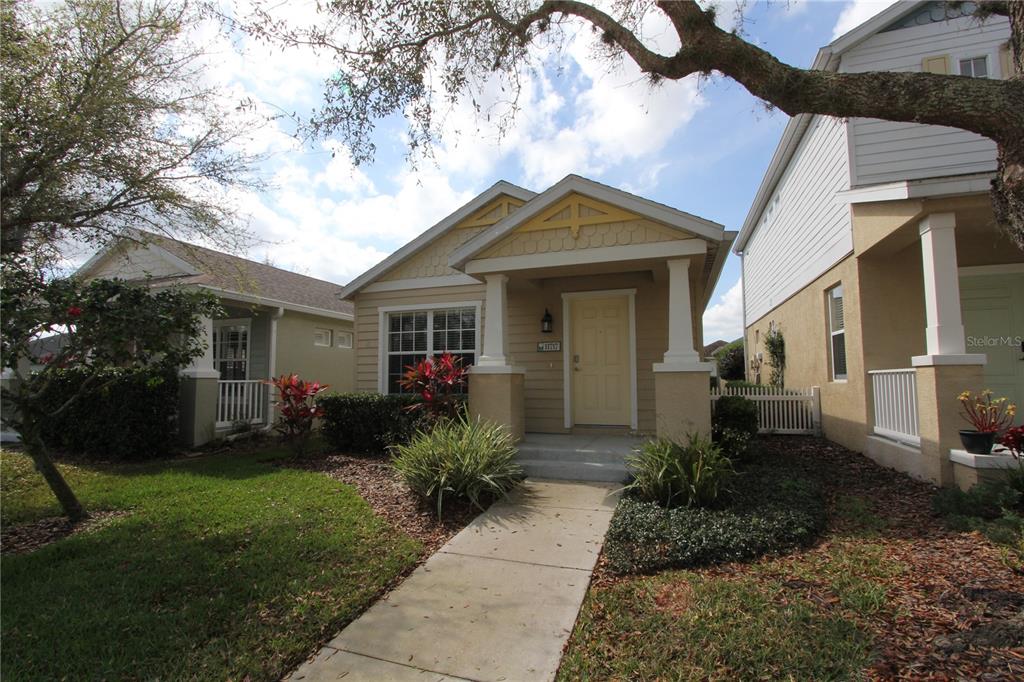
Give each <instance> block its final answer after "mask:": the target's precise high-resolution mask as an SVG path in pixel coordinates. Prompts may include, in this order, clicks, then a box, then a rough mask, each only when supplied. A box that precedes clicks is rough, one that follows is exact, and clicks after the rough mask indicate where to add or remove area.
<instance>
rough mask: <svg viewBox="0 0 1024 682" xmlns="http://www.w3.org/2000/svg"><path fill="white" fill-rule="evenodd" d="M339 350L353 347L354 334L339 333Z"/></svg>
mask: <svg viewBox="0 0 1024 682" xmlns="http://www.w3.org/2000/svg"><path fill="white" fill-rule="evenodd" d="M337 339H338V348H351V347H352V332H338V335H337Z"/></svg>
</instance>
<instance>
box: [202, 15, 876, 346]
mask: <svg viewBox="0 0 1024 682" xmlns="http://www.w3.org/2000/svg"><path fill="white" fill-rule="evenodd" d="M889 4H891V3H890V2H886V1H871V0H856V1H846V2H839V1H836V2H827V1H824V0H818V1H813V0H802V1H799V2H785V0H774V1H772V2H764V0H762V1H761V2H756V3H751V6H750V7H749V8H748V11H747V15H746V19H745V22H744V30H745V32H746V37H747V38H748V39H749V40H753V41H755V42H757V43H758V44H759V45H761V46H762V47H765V48H766V49H768V50H770V51H771V52H772V53H773V54H775V55H776V56H778V57H779V58H780V59H782V60H783V61H785V62H788V63H791V64H795V65H800V66H807V65H809V64H810V63H811V61H812V60H813V58H814V54H815V53H816V51H817V49H818V48H819V47H821V46H823V45H825V44H827V43H829V42H830V41H831V40H832V39H833V37H834V36H836V35H839V34H841V33H843V32H845V31H846V30H849V29H850V28H852V27H853V26H856V25H857V24H859V23H861V22H862V21H864V20H866V19H867V18H869V17H870V16H872V15H873V14H875V13H877V12H879V11H881V10H882V9H884V8H885V7H886V6H888V5H889ZM282 6H283V7H285V8H286V11H287V12H288V16H289V18H290V19H291V20H292V21H295V22H300V23H301V22H311V21H315V20H316V17H315V9H314V5H313V3H307V2H302V3H283V4H282ZM732 6H733V5H731V4H730V3H722V7H721V10H720V16H721V17H722V21H723V22H729V21H731V19H730V17H731V14H732V13H731V10H730V8H731V7H732ZM645 35H646V37H647V39H648V42H649V43H653V44H654V45H656V46H658V47H661V48H662V49H663V51H666V52H667V51H670V50H671V49H672V34H671V32H670V31H669V30H668V29H667V24H666V23H664V22H663V21H662V20H661V19H660V18H659V17H657V16H652V18H651V21H650V22H648V24H646V25H645ZM199 38H200V39H201V40H205V41H207V42H208V44H210V45H212V46H213V47H212V52H213V54H214V59H212V60H211V77H212V78H213V79H214V80H215V81H216V82H218V83H219V84H220V85H221V86H223V87H225V88H226V89H227V91H228V93H229V95H230V96H231V97H245V96H249V97H252V98H253V99H254V100H255V101H257V102H259V103H260V106H261V107H262V110H263V111H264V112H265V113H267V114H272V113H274V112H276V111H288V112H293V111H294V112H297V113H298V114H300V115H301V114H303V113H305V112H308V111H309V110H310V109H311V108H312V107H315V106H316V105H317V103H318V102H319V101H320V92H321V83H322V81H323V78H324V77H325V76H327V75H328V74H330V73H331V71H332V68H333V65H332V63H331V61H330V58H329V56H327V55H317V54H314V53H312V52H309V51H300V50H287V51H283V52H282V51H280V50H271V49H268V48H266V47H265V46H262V45H259V44H256V43H251V42H248V41H246V40H245V39H240V40H235V41H234V42H232V43H229V42H228V41H226V40H225V39H224V38H223V37H222V36H218V35H217V34H216V31H214V30H213V29H212V28H211V29H210V32H209V33H208V34H205V35H200V36H199ZM592 40H593V39H592V37H591V34H590V32H589V31H585V30H580V31H571V32H570V35H569V43H568V48H567V49H566V50H565V51H564V52H563V53H562V54H561V55H560V56H555V55H548V56H546V57H545V61H544V64H543V68H541V69H539V70H538V71H536V72H534V73H531V74H527V75H526V76H525V80H524V82H525V89H524V92H523V95H522V96H521V99H520V102H521V106H522V110H521V112H520V114H519V115H518V116H517V118H516V122H515V125H514V126H513V127H512V128H511V129H510V130H509V131H508V132H507V133H506V134H505V135H504V137H500V136H499V135H498V134H497V132H496V131H495V130H494V129H493V128H492V127H491V126H490V125H489V124H488V123H487V121H481V120H480V119H479V118H478V117H477V116H475V115H474V114H473V112H472V110H471V109H470V107H469V106H468V105H457V106H456V107H455V108H453V109H449V110H445V111H446V120H445V126H444V130H445V135H444V137H443V139H442V141H441V144H440V145H439V146H438V147H437V149H436V150H435V157H434V159H420V160H419V161H418V162H417V164H416V167H415V168H413V167H412V166H410V164H409V163H408V162H407V160H406V146H405V137H404V130H405V127H404V121H402V120H401V118H400V117H394V118H392V119H388V120H385V121H382V122H381V124H380V125H379V126H378V129H377V131H376V144H377V149H378V153H377V156H376V158H375V160H374V162H373V163H372V164H366V165H363V166H360V167H358V168H355V167H353V165H352V164H351V162H350V157H349V155H348V153H347V151H346V150H345V149H344V148H343V147H342V146H341V145H340V144H339V143H338V142H337V141H334V140H327V141H320V142H317V143H315V144H314V145H312V146H310V145H305V146H304V145H301V144H299V143H298V142H297V141H296V140H294V139H293V138H292V137H291V136H290V135H289V132H290V131H289V128H288V125H287V123H286V121H285V120H277V121H274V122H271V123H270V124H267V125H264V126H262V127H260V128H258V129H254V130H253V133H252V135H251V139H250V140H249V141H248V144H249V145H250V148H251V149H252V150H254V151H261V152H266V153H268V154H269V156H268V159H267V160H266V161H265V162H264V164H263V166H262V168H261V172H262V173H263V174H264V175H265V176H266V177H267V178H268V179H269V180H270V182H271V188H270V189H269V190H268V191H266V192H264V193H262V194H245V193H238V194H236V195H235V196H234V197H233V199H234V200H235V201H236V202H237V204H238V206H239V208H240V209H241V212H242V213H243V214H244V215H245V216H247V217H248V219H249V221H250V227H251V229H252V231H253V232H254V233H255V235H256V236H257V237H259V238H260V239H261V240H263V241H262V242H261V243H257V244H256V245H254V247H253V248H252V249H251V250H250V251H249V253H248V254H247V255H248V256H249V257H251V258H255V259H259V260H267V261H269V262H272V263H273V264H274V265H277V266H279V267H284V268H288V269H292V270H296V271H298V272H303V273H305V274H309V275H313V276H315V277H321V278H324V279H328V280H331V281H335V282H338V283H345V282H348V281H349V280H351V279H352V278H353V277H355V276H356V275H358V274H359V273H360V272H362V271H363V270H365V269H367V268H368V267H370V266H372V265H373V264H374V263H376V262H378V261H379V260H381V259H382V258H384V257H386V256H387V254H389V253H391V252H392V251H394V250H395V249H397V248H398V247H400V246H401V245H402V244H404V243H405V242H407V241H408V240H409V239H411V238H413V237H415V236H416V235H417V234H418V233H420V232H422V231H423V230H425V229H427V228H428V227H430V226H431V225H432V224H434V223H435V222H437V221H438V220H440V219H441V218H443V217H444V216H445V215H447V214H448V213H450V212H451V211H453V210H455V209H456V208H458V207H459V206H460V205H461V204H463V203H465V202H466V201H467V200H469V199H470V198H471V197H473V196H474V195H476V194H477V193H479V192H480V191H482V190H484V189H486V188H487V187H488V186H490V185H491V184H493V183H494V182H495V181H497V180H499V179H504V180H508V181H511V182H513V183H516V184H519V185H522V186H525V187H528V188H530V189H533V190H538V191H539V190H542V189H544V188H545V187H547V186H548V185H550V184H551V183H553V182H555V181H557V180H558V179H560V178H561V177H563V176H564V175H565V174H566V173H570V172H572V173H578V174H581V175H584V176H587V177H591V178H594V179H596V180H599V181H601V182H604V183H607V184H610V185H613V186H616V187H620V188H622V189H626V190H628V191H633V192H636V193H638V194H641V195H643V196H646V197H648V198H651V199H654V200H656V201H660V202H663V203H665V204H668V205H671V206H674V207H676V208H679V209H681V210H684V211H688V212H690V213H695V214H697V215H700V216H702V217H705V218H708V219H710V220H714V221H717V222H720V223H722V224H724V225H725V226H726V227H727V229H733V230H738V229H739V228H740V226H741V225H742V223H743V219H744V217H745V215H746V212H747V209H748V207H749V206H750V202H751V201H752V199H753V197H754V194H755V192H756V191H757V187H758V184H759V183H760V180H761V176H762V174H763V173H764V170H765V168H766V167H767V165H768V161H769V159H770V158H771V154H772V152H773V151H774V149H775V145H776V143H777V141H778V139H779V136H780V134H781V132H782V129H783V127H784V126H785V124H786V120H787V117H786V115H785V114H783V113H781V112H772V111H769V110H767V109H766V108H765V107H764V106H763V105H762V104H761V103H759V102H758V100H756V99H755V98H753V97H752V96H751V95H749V94H748V93H747V92H746V91H745V90H744V89H743V88H742V87H741V86H739V85H737V84H736V83H734V82H732V81H729V80H725V79H715V80H712V81H710V82H708V81H705V82H698V81H697V80H696V79H695V78H689V79H686V80H684V81H679V82H668V83H666V84H664V85H662V86H659V87H656V88H653V89H652V88H651V87H649V86H648V85H647V84H646V82H645V81H644V79H643V78H642V77H641V76H640V74H639V71H638V70H637V69H636V67H635V66H634V65H633V64H632V63H630V62H623V63H622V64H620V65H619V66H617V67H613V68H610V66H609V64H607V63H606V62H604V61H602V60H600V59H599V58H598V57H597V55H596V54H595V53H594V51H593V50H592V43H591V41H592ZM486 89H487V92H489V93H490V94H491V105H490V106H491V111H492V113H494V114H500V113H501V112H502V111H503V108H502V105H501V103H500V102H501V97H500V94H501V90H500V89H499V88H498V87H497V86H496V84H487V86H486ZM485 99H486V98H485ZM739 277H740V267H739V259H738V258H737V257H735V256H732V255H730V257H729V260H728V262H727V264H726V266H725V269H724V271H723V273H722V277H721V280H720V281H719V284H718V287H717V289H716V291H715V294H714V296H713V298H712V303H711V305H710V307H709V308H708V310H707V312H706V314H705V341H706V342H710V341H713V340H715V339H716V338H726V339H732V338H736V337H738V336H739V335H740V333H741V329H742V310H741V296H740V288H739Z"/></svg>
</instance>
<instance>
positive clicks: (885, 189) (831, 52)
mask: <svg viewBox="0 0 1024 682" xmlns="http://www.w3.org/2000/svg"><path fill="white" fill-rule="evenodd" d="M1009 36H1010V30H1009V24H1008V21H1007V20H1006V18H1005V17H992V18H991V19H990V20H987V21H985V22H980V23H979V22H978V21H977V20H976V19H975V18H974V17H973V16H970V11H969V8H966V7H964V8H960V7H955V6H951V5H946V4H943V3H935V2H903V3H897V4H896V5H894V6H893V7H891V8H889V9H887V10H885V11H884V12H882V13H880V14H879V15H877V16H876V17H875V18H873V19H871V20H870V21H868V22H866V23H865V24H863V25H861V26H859V27H858V28H856V29H854V30H853V31H851V32H850V33H848V34H846V35H844V36H841V37H840V38H838V39H837V40H836V41H834V42H833V43H832V44H830V45H828V46H826V47H824V48H822V49H821V50H820V51H819V53H818V56H817V58H816V60H815V62H814V68H819V69H826V70H833V71H840V72H860V71H873V70H892V71H911V72H912V71H931V72H937V73H945V74H956V75H963V76H967V75H973V76H974V77H987V78H1007V77H1009V76H1011V75H1012V73H1011V70H1010V69H1011V66H1012V65H1011V64H1010V62H1009V61H1008V60H1006V59H1005V55H1006V54H1007V41H1008V39H1009ZM968 69H969V70H970V71H971V73H968V72H967V70H968ZM838 142H842V144H838ZM995 168H996V157H995V145H993V144H992V143H991V141H989V140H985V139H983V138H981V137H979V136H977V135H974V134H972V133H966V132H963V131H959V130H954V129H951V128H941V127H936V126H923V125H917V124H909V123H892V122H884V121H873V120H864V119H851V120H849V121H837V120H833V119H828V118H824V117H820V116H816V117H810V116H797V117H795V118H793V119H791V121H790V122H789V124H788V125H787V127H786V130H785V132H784V133H783V137H782V140H781V141H780V142H779V146H778V148H777V149H776V152H775V156H774V157H773V158H772V161H771V164H770V166H769V168H768V171H767V173H766V174H765V177H764V180H763V181H762V183H761V186H760V188H759V190H758V193H757V195H756V198H755V201H754V205H753V206H752V207H751V210H750V212H749V213H748V215H747V219H746V221H745V223H744V225H743V229H742V230H741V231H740V234H739V237H738V238H737V240H736V244H735V246H734V249H735V251H736V252H737V253H738V254H739V255H740V256H741V257H742V260H743V286H744V326H745V328H746V331H745V344H746V353H747V374H748V379H750V380H751V381H755V382H766V381H767V380H768V377H769V375H770V371H771V367H770V362H769V360H768V357H767V352H766V349H765V345H764V338H765V335H766V334H767V333H768V330H769V329H770V328H772V327H775V328H778V329H779V330H781V332H782V334H783V337H784V339H785V343H786V363H785V365H786V366H785V382H786V384H787V385H788V386H791V387H806V386H820V387H821V411H822V426H823V430H824V433H825V435H826V436H827V437H828V438H830V439H832V440H834V441H837V442H839V443H841V444H843V445H845V446H847V447H849V448H851V449H854V450H859V451H863V452H865V453H866V454H867V455H869V456H870V457H872V458H874V459H875V460H876V461H878V462H880V463H882V464H884V465H886V466H890V467H893V468H896V469H899V470H901V471H905V472H907V473H909V474H911V475H913V476H915V477H918V478H921V479H924V480H928V481H932V482H934V483H938V484H943V485H948V484H952V483H957V484H959V485H961V486H963V487H967V486H970V485H971V484H973V483H974V482H976V481H978V480H979V478H984V477H986V476H988V475H991V474H992V472H993V471H994V470H995V469H999V468H1002V467H1004V466H1006V465H1007V464H1008V463H1009V462H1008V460H1009V458H1008V457H1001V456H999V455H998V453H997V454H996V455H991V456H987V455H980V456H976V455H973V454H970V453H966V452H963V450H962V445H961V443H960V439H959V434H958V431H959V429H962V428H968V424H967V423H966V422H964V421H963V420H962V419H961V418H960V416H959V414H958V412H959V405H958V402H957V396H958V394H959V393H960V392H961V391H963V390H971V391H978V390H981V389H983V388H990V389H992V390H993V391H994V392H995V393H996V394H997V395H1002V396H1007V397H1008V398H1009V399H1010V400H1012V401H1014V402H1016V403H1017V404H1022V403H1024V362H1022V361H1021V357H1022V356H1024V346H1022V345H1021V344H1022V342H1024V253H1021V251H1020V249H1018V248H1017V247H1016V246H1014V245H1013V244H1012V242H1011V241H1010V240H1009V239H1008V238H1007V237H1006V236H1005V234H1004V233H1003V232H1002V231H1001V229H1000V228H999V226H998V225H996V223H995V219H994V216H993V214H992V209H991V204H990V200H989V195H988V189H989V185H990V180H991V178H992V173H993V171H994V170H995Z"/></svg>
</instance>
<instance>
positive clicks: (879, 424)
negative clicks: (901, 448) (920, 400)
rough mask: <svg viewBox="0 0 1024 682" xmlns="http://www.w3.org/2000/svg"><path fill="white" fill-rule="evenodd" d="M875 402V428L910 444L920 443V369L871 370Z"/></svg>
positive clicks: (881, 433)
mask: <svg viewBox="0 0 1024 682" xmlns="http://www.w3.org/2000/svg"><path fill="white" fill-rule="evenodd" d="M868 376H870V377H871V395H872V396H873V398H874V403H875V422H874V432H875V433H877V434H878V435H879V436H884V437H886V438H891V439H893V440H896V441H900V442H901V443H906V444H908V445H916V446H920V445H921V435H920V431H918V422H917V373H916V372H915V371H914V370H913V369H879V370H872V371H870V372H868Z"/></svg>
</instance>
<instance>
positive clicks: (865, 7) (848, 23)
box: [832, 0, 894, 40]
mask: <svg viewBox="0 0 1024 682" xmlns="http://www.w3.org/2000/svg"><path fill="white" fill-rule="evenodd" d="M893 4H894V2H893V0H851V2H848V3H846V6H845V7H843V11H842V12H840V13H839V18H838V19H837V20H836V25H835V26H834V27H833V28H832V40H835V39H836V38H838V37H839V36H841V35H843V34H844V33H848V32H849V31H851V30H853V29H855V28H857V27H858V26H860V25H861V24H863V23H864V22H865V21H867V20H868V19H870V18H871V17H873V16H875V15H876V14H878V13H879V12H881V11H882V10H884V9H886V8H887V7H890V6H891V5H893Z"/></svg>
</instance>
